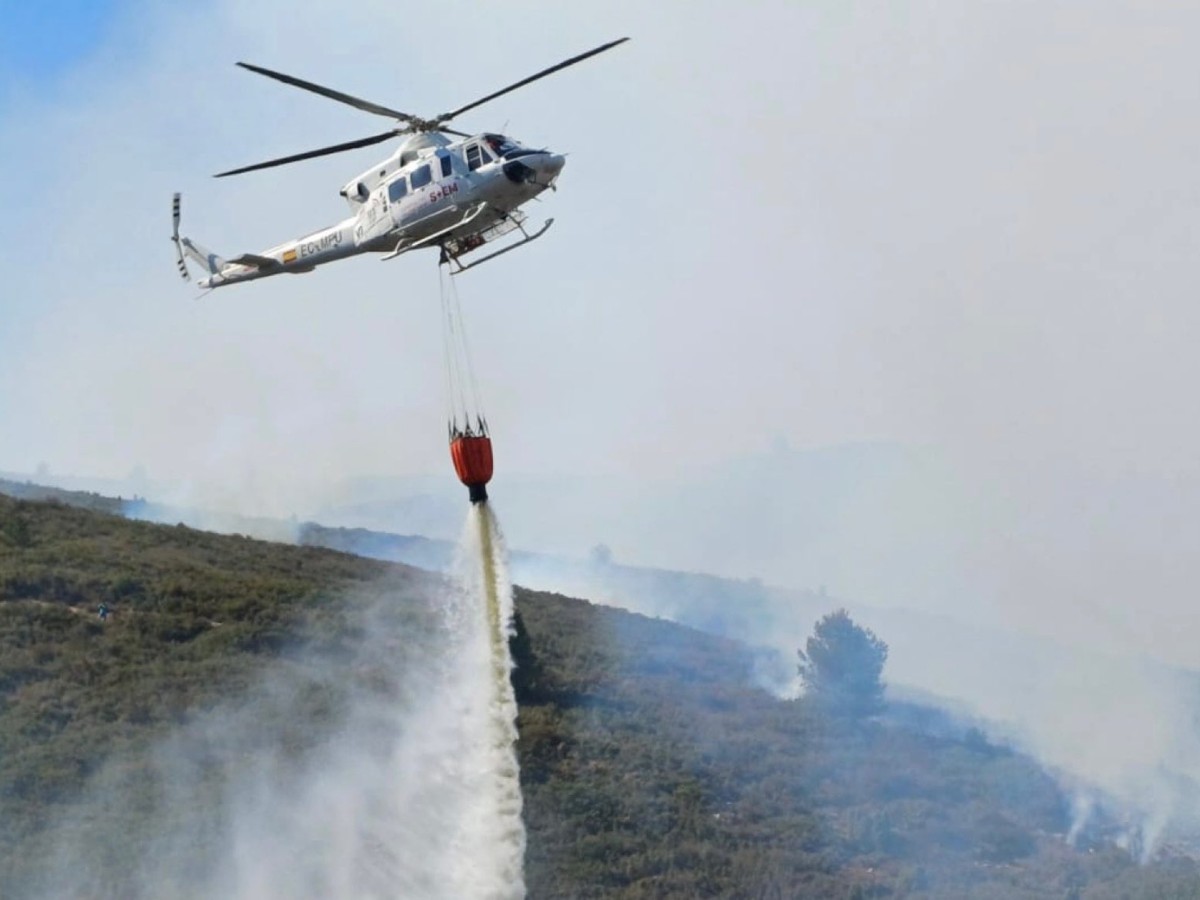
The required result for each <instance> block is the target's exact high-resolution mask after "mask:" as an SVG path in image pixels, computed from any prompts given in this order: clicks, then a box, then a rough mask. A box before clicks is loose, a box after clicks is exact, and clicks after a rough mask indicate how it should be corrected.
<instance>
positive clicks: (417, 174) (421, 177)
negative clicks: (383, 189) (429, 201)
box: [408, 163, 433, 191]
mask: <svg viewBox="0 0 1200 900" xmlns="http://www.w3.org/2000/svg"><path fill="white" fill-rule="evenodd" d="M408 177H409V178H411V179H412V187H413V190H414V191H415V190H416V189H417V188H423V187H425V185H427V184H429V182H431V181H433V173H432V172H430V171H429V163H426V164H425V165H423V166H421V168H419V169H413V172H412V174H411V175H409V176H408Z"/></svg>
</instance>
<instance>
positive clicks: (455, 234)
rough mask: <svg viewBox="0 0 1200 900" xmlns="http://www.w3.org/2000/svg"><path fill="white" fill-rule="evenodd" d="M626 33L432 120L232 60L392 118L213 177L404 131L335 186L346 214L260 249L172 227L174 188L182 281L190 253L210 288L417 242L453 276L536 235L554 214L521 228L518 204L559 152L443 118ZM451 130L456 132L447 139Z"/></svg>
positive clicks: (535, 189) (549, 175) (394, 251)
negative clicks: (213, 246) (229, 254)
mask: <svg viewBox="0 0 1200 900" xmlns="http://www.w3.org/2000/svg"><path fill="white" fill-rule="evenodd" d="M627 40H629V38H620V39H619V40H615V41H610V42H609V43H607V44H602V45H600V46H599V47H596V48H594V49H592V50H588V51H587V52H586V53H581V54H579V55H578V56H573V57H571V58H570V59H567V60H564V61H562V62H560V63H558V64H556V65H553V66H550V67H549V68H547V69H543V70H541V71H540V72H537V73H535V74H533V75H530V76H529V77H528V78H523V79H521V80H520V81H518V82H515V83H513V84H510V85H508V86H507V87H504V88H501V89H500V90H498V91H494V92H493V93H491V94H488V95H487V96H485V97H481V98H480V99H478V100H475V101H473V102H472V103H468V104H466V105H465V106H460V107H458V108H457V109H454V110H451V111H450V112H447V113H442V114H441V115H439V116H435V117H434V118H432V119H423V118H420V117H418V116H414V115H410V114H409V113H404V112H400V111H398V110H395V109H391V108H389V107H386V106H381V105H379V104H377V103H371V102H370V101H368V100H363V99H361V98H359V97H354V96H352V95H350V94H344V93H342V92H341V91H335V90H332V89H331V88H327V87H324V86H322V85H319V84H314V83H313V82H311V81H304V80H302V79H300V78H295V77H293V76H291V75H285V74H284V73H282V72H275V71H272V70H271V69H264V68H262V67H261V66H255V65H251V64H249V63H245V62H239V63H238V65H239V66H240V67H242V68H243V69H247V70H248V71H251V72H255V73H257V74H259V75H264V76H266V77H267V78H273V79H275V80H276V81H281V82H283V83H284V84H289V85H291V86H293V87H297V88H301V89H303V90H306V91H311V92H312V93H314V94H320V95H321V96H323V97H328V98H329V99H331V100H336V101H338V102H339V103H345V104H347V105H349V106H353V107H354V108H356V109H359V110H362V111H364V112H368V113H374V114H375V115H379V116H385V117H388V118H391V119H394V120H395V121H396V123H397V124H396V125H395V126H393V127H392V128H390V129H389V130H387V131H384V132H382V133H380V134H374V135H371V136H370V137H365V138H360V139H358V140H354V141H346V142H345V143H341V144H334V145H332V146H329V147H322V148H320V149H317V150H308V151H306V152H304V153H296V154H293V155H291V156H284V157H280V158H277V159H271V160H267V161H266V162H260V163H255V164H254V165H249V166H242V167H241V168H237V169H230V170H229V171H227V172H220V173H218V174H217V175H215V176H214V177H216V178H225V177H227V176H230V175H240V174H242V173H244V172H253V171H256V170H258V169H269V168H272V167H274V166H282V165H287V164H289V163H294V162H299V161H301V160H305V159H312V158H314V157H318V156H328V155H330V154H333V153H342V152H345V151H347V150H356V149H358V148H360V147H369V146H371V145H373V144H379V143H382V142H383V141H387V140H390V139H392V138H397V137H404V138H405V139H404V141H403V142H402V143H401V144H400V146H399V147H398V148H397V150H396V152H395V153H393V154H392V155H391V156H389V157H388V158H387V159H386V160H384V161H383V162H381V163H379V164H378V165H376V166H372V167H371V168H370V169H368V170H366V171H365V172H363V173H362V174H360V175H359V176H357V177H356V178H353V179H351V180H350V181H349V182H347V183H346V185H345V186H344V187H342V189H341V191H339V193H340V194H341V196H342V197H344V198H345V200H346V202H347V204H349V206H350V213H351V214H350V216H349V218H346V219H343V220H341V221H340V222H338V223H337V224H335V225H330V226H328V227H326V228H322V229H320V230H318V231H314V232H312V233H310V234H306V235H304V236H303V237H300V238H295V239H293V240H288V241H284V242H283V243H281V244H277V245H275V246H274V247H270V248H268V249H266V250H263V251H262V252H260V253H243V254H242V255H241V256H237V257H234V258H233V259H224V258H222V257H220V256H218V255H217V254H215V253H212V252H210V251H209V250H206V249H205V248H204V247H202V246H201V245H199V244H197V243H196V242H195V241H193V240H191V239H190V238H187V237H184V236H182V235H180V233H179V223H180V195H179V194H175V196H174V198H173V201H172V209H171V215H172V225H173V235H172V238H171V239H172V240H173V241H174V242H175V253H176V262H177V264H178V266H179V273H180V275H182V276H183V279H184V280H185V281H188V280H190V273H189V270H188V265H187V260H189V259H190V260H192V261H193V262H195V263H198V264H199V265H200V267H201V268H202V269H203V270H204V272H205V273H206V275H205V277H203V278H202V280H201V281H200V282H199V285H200V287H202V288H206V289H213V288H218V287H224V286H226V285H231V284H239V283H241V282H243V281H253V280H255V279H258V278H267V277H269V276H272V275H283V274H293V275H295V274H302V273H305V272H311V271H313V270H314V269H315V268H316V267H317V266H321V265H324V264H325V263H330V262H333V261H335V260H339V259H345V258H346V257H349V256H357V255H360V254H363V253H383V254H384V256H383V259H385V260H389V259H394V258H396V257H397V256H400V255H401V254H404V253H408V252H409V251H410V250H417V249H421V248H425V247H437V248H439V249H440V251H441V256H440V259H439V265H441V264H447V265H449V266H450V271H451V274H455V275H457V274H460V273H462V272H465V271H466V270H467V269H472V268H474V267H476V266H478V265H481V264H482V263H485V262H487V261H488V260H491V259H495V258H496V257H497V256H500V255H502V254H504V253H508V252H509V251H510V250H515V249H517V248H518V247H521V246H524V245H525V244H528V243H530V242H532V241H535V240H537V239H538V238H539V237H541V236H542V235H543V234H545V233H546V231H547V229H549V227H550V226H551V225H552V224H554V220H553V219H548V220H546V222H545V223H544V224H543V225H542V226H541V228H539V229H538V230H536V231H530V230H528V229H527V228H526V227H525V225H526V220H527V218H528V216H527V215H526V214H525V213H524V212H522V211H521V210H520V208H519V207H521V206H522V205H523V204H525V203H527V202H528V201H530V200H532V199H534V198H535V197H537V196H538V195H539V194H541V193H542V192H543V191H545V190H546V189H547V188H549V189H551V190H556V189H557V187H556V185H555V182H556V181H557V179H558V176H559V173H560V172H561V171H562V169H563V165H564V164H565V162H566V160H565V158H564V157H563V156H562V155H560V154H557V153H552V152H550V151H549V150H548V149H546V148H540V149H535V148H532V147H526V146H524V145H523V144H521V143H520V142H519V141H517V140H515V139H513V138H511V137H506V136H505V135H502V134H496V133H491V132H481V133H477V134H467V133H466V132H463V131H457V130H455V129H453V128H449V127H447V123H449V122H451V121H453V120H454V119H456V118H457V117H458V116H460V115H462V114H463V113H465V112H467V111H468V110H472V109H475V108H476V107H478V106H482V105H483V104H485V103H488V102H490V101H492V100H495V99H496V98H497V97H501V96H503V95H505V94H507V93H509V92H511V91H515V90H516V89H517V88H521V87H524V86H525V85H527V84H531V83H532V82H534V81H537V80H538V79H541V78H545V77H546V76H547V75H552V74H554V73H555V72H558V71H561V70H562V69H565V68H567V67H568V66H573V65H575V64H576V63H579V62H583V60H585V59H588V58H590V57H592V56H595V55H597V54H598V53H603V52H604V51H606V50H610V49H612V48H613V47H616V46H617V45H618V44H623V43H624V42H625V41H627ZM450 136H454V137H457V138H458V140H452V138H451V137H450ZM515 231H519V232H520V233H521V235H522V237H521V238H520V239H519V240H517V241H516V242H514V243H510V244H509V245H508V246H505V247H503V248H501V249H499V250H495V251H494V252H492V253H489V254H488V255H486V256H484V257H482V258H478V259H474V260H472V261H470V262H464V261H463V257H464V256H466V255H467V254H469V253H472V252H473V251H475V250H478V249H479V248H481V247H483V246H484V245H486V244H490V243H491V242H493V241H495V240H497V239H498V238H502V237H505V236H506V235H509V234H511V233H513V232H515Z"/></svg>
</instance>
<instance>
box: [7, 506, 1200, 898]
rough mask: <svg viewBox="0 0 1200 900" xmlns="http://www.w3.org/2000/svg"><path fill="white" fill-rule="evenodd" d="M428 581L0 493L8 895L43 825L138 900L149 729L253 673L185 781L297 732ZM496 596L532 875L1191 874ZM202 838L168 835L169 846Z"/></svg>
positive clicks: (699, 891)
mask: <svg viewBox="0 0 1200 900" xmlns="http://www.w3.org/2000/svg"><path fill="white" fill-rule="evenodd" d="M438 584H439V582H438V579H437V578H436V576H433V575H430V574H427V573H423V572H420V571H417V570H414V569H410V568H406V567H403V566H398V565H394V564H385V563H382V562H377V561H373V560H368V559H363V558H360V557H355V556H351V555H348V554H344V553H340V552H335V551H331V550H328V549H322V548H315V547H296V546H286V545H279V544H270V543H266V542H261V541H256V540H250V539H246V538H243V537H236V536H219V535H214V534H208V533H203V532H198V531H195V530H192V529H189V528H184V527H177V526H176V527H173V526H162V525H151V524H146V523H139V522H130V521H126V520H124V519H122V518H119V517H117V516H113V515H109V514H104V513H98V512H94V511H89V510H84V509H78V508H73V507H69V506H66V505H62V504H58V503H46V502H27V501H15V500H11V499H5V498H0V884H3V885H5V887H6V891H5V896H6V897H8V896H13V895H14V893H15V892H16V891H17V890H18V889H17V888H14V887H13V886H14V885H17V886H19V885H26V886H28V885H30V884H36V883H37V882H38V880H39V878H43V877H45V874H46V872H47V871H48V868H47V867H52V865H53V863H54V856H53V847H54V840H53V838H54V836H55V835H56V834H60V833H61V832H60V829H59V823H61V822H62V821H64V820H68V821H73V823H74V824H73V826H72V827H73V828H74V829H75V830H73V831H72V832H71V834H72V838H73V841H74V843H75V844H76V845H77V846H79V847H82V848H85V850H86V852H87V855H88V858H89V860H90V863H89V868H88V872H89V878H91V879H92V883H93V884H94V885H95V888H96V890H95V893H94V896H112V897H118V896H120V897H128V896H134V894H130V893H127V892H126V893H122V885H123V884H124V885H126V886H127V882H126V879H128V878H130V877H131V875H130V858H131V857H130V854H131V853H133V854H134V855H135V856H136V849H133V848H136V847H137V846H138V844H139V840H140V839H139V837H138V836H139V835H142V836H148V835H150V834H152V833H154V832H156V831H160V830H163V829H169V828H171V827H173V823H172V822H170V821H164V820H162V819H161V810H162V809H163V807H162V805H161V797H158V796H157V794H156V793H155V792H156V790H158V789H159V787H158V786H156V783H155V782H154V781H153V779H152V778H151V775H152V773H153V771H154V766H153V759H152V757H153V754H154V753H155V752H161V751H156V748H161V747H162V746H164V743H163V742H164V741H168V742H169V741H170V740H171V736H172V735H175V734H181V733H186V729H187V728H188V727H189V723H192V722H195V721H198V720H202V719H203V717H204V715H205V711H206V710H210V709H213V708H216V707H218V706H221V705H224V706H225V707H228V708H232V709H235V710H236V708H237V705H238V702H239V701H238V698H239V697H249V696H251V695H252V694H254V693H255V692H256V691H258V690H259V689H260V687H261V684H262V682H263V679H264V678H266V677H267V676H268V674H270V677H271V678H273V679H275V681H274V682H272V683H274V684H275V687H274V688H273V689H272V692H271V693H270V697H271V698H273V699H272V701H271V703H270V704H267V705H266V706H259V707H256V709H257V710H258V712H257V713H256V716H257V718H256V719H255V721H254V723H253V726H254V727H253V728H248V729H243V730H241V731H239V730H238V729H236V728H234V729H229V730H228V731H226V732H223V733H218V734H216V735H214V736H210V737H209V738H207V739H206V740H207V741H210V742H211V743H207V744H206V745H205V747H204V748H202V749H203V751H204V752H198V751H193V753H189V754H188V755H187V756H186V757H185V759H186V761H187V765H189V766H192V767H193V768H194V769H195V771H196V778H198V779H200V782H201V783H202V784H209V783H211V785H212V790H208V791H206V792H205V793H204V794H203V796H204V797H205V798H208V799H207V800H206V801H205V802H206V803H212V804H219V802H220V798H221V797H222V796H223V794H222V791H220V790H219V789H218V787H219V786H220V785H221V784H223V783H225V782H226V781H227V780H228V779H229V778H230V777H232V773H233V772H235V771H237V770H239V769H244V768H245V767H247V766H253V765H255V760H256V759H260V758H262V757H263V756H264V755H271V756H272V758H274V759H278V758H279V757H280V754H281V753H282V758H283V759H284V760H287V759H295V760H301V759H304V758H305V757H306V755H310V754H312V753H317V752H319V749H320V747H321V745H322V742H323V741H324V740H325V739H326V736H327V735H329V734H330V733H331V732H332V730H335V729H336V727H337V724H338V722H339V712H338V710H339V709H340V701H339V697H340V696H342V694H343V693H344V692H345V691H348V690H351V689H352V688H353V686H354V685H356V684H357V685H367V686H371V685H376V684H377V683H378V681H379V678H380V669H379V666H378V659H375V658H373V657H364V656H363V655H362V651H361V648H362V647H363V646H364V645H365V644H366V643H367V642H366V641H365V637H366V635H367V633H368V632H366V631H364V629H366V628H369V629H371V631H370V634H371V635H372V636H373V641H372V642H371V643H372V645H374V646H376V647H383V648H384V650H385V652H386V654H387V655H388V658H389V659H390V658H394V657H395V658H401V659H409V660H410V661H411V664H412V665H416V666H419V665H420V664H421V659H422V655H421V654H422V643H423V642H422V639H421V635H422V634H426V633H428V629H430V628H431V627H433V625H432V619H431V616H432V615H433V611H434V609H433V607H432V606H431V597H434V596H435V595H436V592H437V590H438ZM381 597H382V598H384V599H385V600H386V603H385V604H383V605H382V606H380V605H379V603H378V600H379V599H380V598H381ZM100 603H107V604H109V605H110V606H111V607H112V609H113V611H114V612H113V615H112V617H111V618H110V619H109V621H107V622H100V621H99V619H98V618H97V616H96V612H95V611H96V608H97V607H98V605H99V604H100ZM517 605H518V612H519V615H520V628H519V631H518V634H517V636H516V638H514V645H513V646H514V653H515V656H516V658H517V664H518V668H517V670H516V672H515V673H514V680H515V684H516V686H517V689H518V699H519V701H520V718H519V725H520V732H521V743H520V747H519V750H520V764H521V777H522V784H523V788H524V793H525V804H526V805H525V818H526V822H527V825H528V830H529V843H528V851H527V879H528V884H529V887H530V895H531V896H533V897H627V898H635V897H679V898H685V897H686V898H694V897H792V896H813V897H851V896H864V897H865V896H923V897H1119V896H1151V895H1154V896H1164V897H1166V896H1194V895H1196V894H1197V893H1198V892H1200V874H1198V873H1197V870H1196V867H1195V866H1194V865H1193V864H1192V863H1190V862H1188V861H1187V860H1184V859H1172V860H1168V861H1163V862H1159V863H1155V864H1154V865H1151V866H1147V867H1138V866H1137V865H1136V864H1135V863H1134V862H1133V859H1132V857H1131V856H1130V855H1129V854H1128V853H1127V852H1125V851H1123V850H1120V849H1118V848H1116V847H1115V846H1114V845H1113V844H1112V843H1111V842H1110V841H1108V840H1107V838H1108V837H1110V836H1111V833H1108V832H1106V831H1105V827H1106V826H1104V825H1103V823H1102V822H1097V823H1096V824H1094V825H1093V830H1092V831H1090V832H1088V833H1085V834H1083V835H1080V836H1079V840H1078V841H1077V846H1076V847H1072V846H1071V845H1069V844H1068V843H1067V841H1066V840H1065V834H1066V831H1067V829H1068V827H1069V825H1070V815H1069V812H1070V811H1069V809H1068V804H1067V801H1066V798H1065V797H1064V796H1063V795H1062V794H1061V793H1060V792H1059V790H1058V788H1057V787H1056V785H1055V783H1054V781H1053V780H1052V779H1051V778H1050V777H1049V776H1047V775H1046V774H1045V773H1044V772H1042V771H1041V770H1040V769H1039V767H1038V766H1037V765H1036V764H1034V763H1033V762H1032V761H1030V760H1028V759H1026V758H1024V757H1022V756H1020V755H1019V754H1015V753H1012V752H1011V751H1008V750H1005V749H1003V748H998V747H995V746H992V745H990V744H988V743H987V741H986V740H983V738H982V736H981V735H978V734H976V735H972V736H970V737H969V738H968V739H963V740H960V739H956V738H948V737H934V736H930V735H928V734H922V733H920V731H919V730H917V729H914V728H911V727H906V726H903V725H901V724H892V725H884V724H878V723H876V724H870V723H868V724H865V725H862V726H860V727H844V726H837V725H835V724H833V723H831V722H828V721H826V720H823V719H822V718H821V717H820V716H819V715H817V714H816V713H814V711H813V710H811V709H810V708H809V707H808V706H807V705H806V704H805V703H803V702H794V701H783V700H779V699H776V698H775V697H773V696H771V695H769V694H768V693H766V692H764V691H762V690H760V689H758V688H757V687H755V685H754V683H753V678H752V669H753V665H754V660H753V658H752V656H751V654H750V653H749V652H748V651H747V650H746V648H745V647H744V646H742V645H741V644H738V643H736V642H733V641H730V640H727V639H721V638H717V637H712V636H706V635H703V634H700V633H698V632H695V631H692V630H690V629H687V628H684V627H681V626H678V625H674V624H671V623H668V622H665V621H661V620H654V619H647V618H644V617H642V616H638V615H633V614H629V613H625V612H622V611H620V610H616V609H611V608H604V607H597V606H592V605H590V604H587V603H585V602H582V601H579V600H572V599H569V598H566V597H563V596H559V595H553V594H544V593H534V592H529V591H518V594H517ZM368 609H370V610H372V612H371V614H370V615H371V618H370V619H369V620H368V619H365V618H364V616H365V615H366V610H368ZM380 610H382V611H383V612H382V613H381V612H380ZM885 637H886V635H885ZM381 641H382V643H381ZM313 660H326V661H336V663H337V665H336V666H334V667H333V669H332V671H334V672H337V673H340V674H339V677H338V678H335V679H333V680H329V679H328V678H324V679H322V678H318V677H317V676H316V675H314V674H313V673H314V672H316V671H327V670H324V669H322V670H318V669H314V667H313V665H312V661H313ZM280 679H283V681H282V684H284V685H287V686H289V687H288V688H287V689H286V690H284V689H283V688H282V687H280V684H281V682H280ZM380 689H386V690H393V689H394V688H380ZM395 702H403V691H402V690H401V691H400V693H398V694H397V695H396V701H395ZM903 720H904V717H900V718H899V719H897V720H896V721H898V722H899V721H903ZM237 735H240V737H236V739H235V736H237ZM167 746H169V744H167ZM114 765H115V768H114ZM114 773H116V774H114ZM139 773H140V774H139ZM113 778H118V779H120V780H119V781H118V782H117V783H119V784H121V785H125V788H124V789H123V790H120V791H113V792H112V794H111V796H110V797H109V799H108V800H107V801H106V804H107V805H106V806H105V814H104V816H103V817H102V818H101V819H99V820H96V821H92V820H90V819H84V820H82V821H76V820H77V819H78V816H77V815H76V816H75V817H74V818H73V813H75V812H77V803H78V802H79V800H80V798H81V797H83V796H85V795H87V794H88V793H89V792H94V791H95V790H97V789H98V787H97V786H98V785H102V784H103V783H104V781H105V779H113ZM98 780H99V781H98ZM106 796H108V795H106ZM189 816H195V817H199V818H201V819H202V820H203V821H211V822H213V823H219V822H220V821H221V819H220V816H219V810H210V811H208V812H205V810H203V809H192V808H189ZM205 816H209V818H204V817H205ZM213 827H214V828H215V827H216V825H214V826H213ZM1109 827H1111V826H1109ZM206 846H207V845H206V844H205V842H204V840H199V841H198V843H196V844H194V845H189V847H188V850H187V854H188V855H187V857H186V858H187V859H188V860H190V863H188V864H189V865H193V866H196V865H202V864H203V861H204V860H205V858H206V857H205V852H206V849H205V848H206ZM1155 892H1157V893H1155ZM16 896H20V893H16Z"/></svg>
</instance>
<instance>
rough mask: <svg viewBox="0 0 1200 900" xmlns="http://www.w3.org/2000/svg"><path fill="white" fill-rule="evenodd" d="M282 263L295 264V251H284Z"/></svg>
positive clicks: (293, 249)
mask: <svg viewBox="0 0 1200 900" xmlns="http://www.w3.org/2000/svg"><path fill="white" fill-rule="evenodd" d="M283 261H284V262H285V263H290V262H295V261H296V250H295V248H292V249H291V250H284V251H283Z"/></svg>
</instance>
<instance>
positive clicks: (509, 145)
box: [483, 134, 519, 157]
mask: <svg viewBox="0 0 1200 900" xmlns="http://www.w3.org/2000/svg"><path fill="white" fill-rule="evenodd" d="M483 139H484V141H485V142H486V143H487V145H488V147H490V148H491V150H492V152H493V153H495V154H496V155H497V156H499V157H503V156H504V155H505V154H506V153H509V152H511V151H513V150H516V149H517V148H518V146H519V145H518V144H517V143H516V142H515V141H510V140H509V139H508V138H506V137H505V136H504V135H502V134H485V135H484V136H483Z"/></svg>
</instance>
